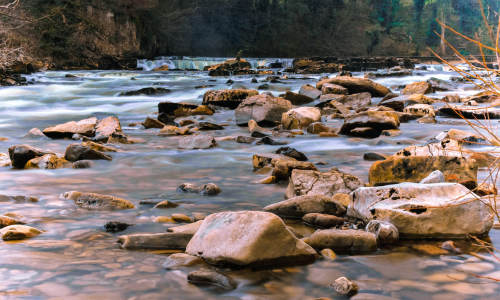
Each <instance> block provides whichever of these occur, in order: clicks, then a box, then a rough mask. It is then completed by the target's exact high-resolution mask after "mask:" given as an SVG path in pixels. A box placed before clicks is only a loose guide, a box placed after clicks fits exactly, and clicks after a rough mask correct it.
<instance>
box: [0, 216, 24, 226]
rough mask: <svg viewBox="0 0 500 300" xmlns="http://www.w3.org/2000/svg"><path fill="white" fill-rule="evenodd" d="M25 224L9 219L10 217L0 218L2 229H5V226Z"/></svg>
mask: <svg viewBox="0 0 500 300" xmlns="http://www.w3.org/2000/svg"><path fill="white" fill-rule="evenodd" d="M24 224H26V223H24V222H22V221H20V220H16V219H14V218H11V217H8V216H5V215H3V216H0V228H4V227H7V226H11V225H24Z"/></svg>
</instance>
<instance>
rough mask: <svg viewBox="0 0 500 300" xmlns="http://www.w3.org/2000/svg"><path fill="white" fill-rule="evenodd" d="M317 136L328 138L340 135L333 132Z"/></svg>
mask: <svg viewBox="0 0 500 300" xmlns="http://www.w3.org/2000/svg"><path fill="white" fill-rule="evenodd" d="M318 136H319V137H328V138H332V137H340V135H338V134H336V133H333V132H321V133H320V134H319V135H318Z"/></svg>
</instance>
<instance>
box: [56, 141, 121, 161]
mask: <svg viewBox="0 0 500 300" xmlns="http://www.w3.org/2000/svg"><path fill="white" fill-rule="evenodd" d="M64 158H65V159H66V160H68V161H71V162H76V161H79V160H99V159H102V160H113V158H112V157H111V156H109V155H107V154H104V153H102V152H100V151H97V150H94V149H92V148H90V147H88V146H85V145H83V144H71V145H69V146H68V147H67V148H66V153H65V154H64Z"/></svg>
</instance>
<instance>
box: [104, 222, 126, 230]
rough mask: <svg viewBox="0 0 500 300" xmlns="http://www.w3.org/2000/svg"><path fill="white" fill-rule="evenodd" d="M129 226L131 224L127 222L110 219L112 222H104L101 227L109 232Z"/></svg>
mask: <svg viewBox="0 0 500 300" xmlns="http://www.w3.org/2000/svg"><path fill="white" fill-rule="evenodd" d="M129 226H132V225H131V224H127V223H122V222H118V221H112V222H108V223H106V224H105V225H104V226H103V229H104V230H105V231H109V232H120V231H124V230H127V228H128V227H129Z"/></svg>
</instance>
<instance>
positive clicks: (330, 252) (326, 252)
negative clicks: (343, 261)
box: [320, 249, 337, 260]
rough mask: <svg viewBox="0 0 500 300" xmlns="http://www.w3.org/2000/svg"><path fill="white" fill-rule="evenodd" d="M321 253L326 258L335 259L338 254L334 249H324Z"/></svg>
mask: <svg viewBox="0 0 500 300" xmlns="http://www.w3.org/2000/svg"><path fill="white" fill-rule="evenodd" d="M320 254H321V256H322V257H323V258H324V259H326V260H335V258H337V254H335V252H333V250H332V249H323V250H321V252H320Z"/></svg>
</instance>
